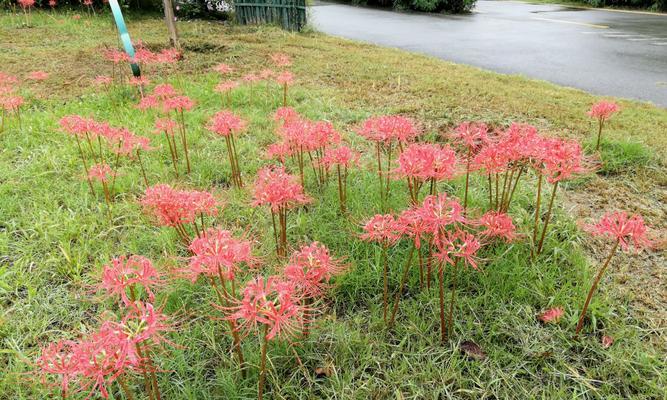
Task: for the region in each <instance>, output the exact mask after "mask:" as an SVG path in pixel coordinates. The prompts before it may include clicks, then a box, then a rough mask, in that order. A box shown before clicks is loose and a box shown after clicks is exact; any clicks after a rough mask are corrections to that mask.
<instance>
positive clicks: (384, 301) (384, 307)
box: [382, 243, 389, 323]
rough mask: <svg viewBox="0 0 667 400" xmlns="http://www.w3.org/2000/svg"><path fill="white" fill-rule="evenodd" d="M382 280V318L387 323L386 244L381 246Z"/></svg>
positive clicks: (387, 274)
mask: <svg viewBox="0 0 667 400" xmlns="http://www.w3.org/2000/svg"><path fill="white" fill-rule="evenodd" d="M382 264H383V267H382V278H383V284H384V292H383V295H382V317H383V318H384V322H385V323H386V322H387V307H388V303H389V258H388V257H387V244H386V243H383V244H382Z"/></svg>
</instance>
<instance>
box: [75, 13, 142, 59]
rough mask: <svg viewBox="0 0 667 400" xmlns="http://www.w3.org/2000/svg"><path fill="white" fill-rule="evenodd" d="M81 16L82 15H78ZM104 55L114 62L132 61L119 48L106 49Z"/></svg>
mask: <svg viewBox="0 0 667 400" xmlns="http://www.w3.org/2000/svg"><path fill="white" fill-rule="evenodd" d="M76 17H77V15H75V16H73V17H72V18H74V19H78V18H76ZM78 17H79V18H81V16H80V15H79V16H78ZM102 55H103V56H104V58H106V59H107V60H108V61H111V62H112V63H114V64H120V63H124V62H129V61H130V56H128V55H127V53H125V52H124V51H121V50H117V49H106V50H104V51H103V53H102Z"/></svg>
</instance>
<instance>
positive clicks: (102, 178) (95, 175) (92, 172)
mask: <svg viewBox="0 0 667 400" xmlns="http://www.w3.org/2000/svg"><path fill="white" fill-rule="evenodd" d="M115 175H116V174H115V173H114V172H113V171H112V170H111V167H110V166H109V165H108V164H95V165H92V166H91V167H90V169H89V170H88V176H87V179H88V181H89V182H90V181H95V180H96V181H98V182H100V183H101V184H102V189H103V191H104V199H105V200H106V202H107V204H110V203H111V192H110V191H109V185H108V182H109V179H110V178H112V177H114V176H115Z"/></svg>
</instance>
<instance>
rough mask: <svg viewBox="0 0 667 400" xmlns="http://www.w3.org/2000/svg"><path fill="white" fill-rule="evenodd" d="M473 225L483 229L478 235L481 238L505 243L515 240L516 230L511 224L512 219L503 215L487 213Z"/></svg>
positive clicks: (495, 212) (493, 212)
mask: <svg viewBox="0 0 667 400" xmlns="http://www.w3.org/2000/svg"><path fill="white" fill-rule="evenodd" d="M473 224H474V225H479V226H481V227H483V228H484V230H483V231H481V232H480V233H479V234H480V235H482V236H487V237H497V238H502V239H504V240H505V241H507V242H509V241H511V240H513V239H514V238H516V228H515V227H514V224H513V223H512V217H510V216H509V215H507V214H505V213H501V212H497V211H489V212H487V213H486V214H484V215H483V216H482V217H481V218H480V219H479V220H477V221H474V222H473Z"/></svg>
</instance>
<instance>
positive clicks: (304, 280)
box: [283, 242, 345, 298]
mask: <svg viewBox="0 0 667 400" xmlns="http://www.w3.org/2000/svg"><path fill="white" fill-rule="evenodd" d="M344 270H345V267H344V266H343V265H342V264H341V263H340V261H338V260H336V259H335V258H333V257H331V255H330V254H329V249H327V247H326V246H325V245H323V244H321V243H318V242H313V243H311V244H310V245H305V246H302V247H301V249H299V250H298V251H296V252H294V253H293V254H292V256H291V257H290V261H289V263H288V264H287V265H286V266H285V268H284V269H283V274H284V275H285V278H287V280H288V281H289V282H290V283H292V284H294V285H295V286H296V288H297V289H298V290H300V291H301V292H302V293H303V295H304V296H305V297H307V298H313V297H318V296H320V295H321V294H322V293H323V292H324V290H325V289H326V288H327V285H328V283H329V281H330V280H331V278H333V277H334V276H336V275H339V274H340V273H342V272H343V271H344Z"/></svg>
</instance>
